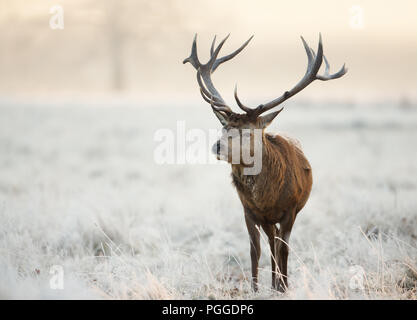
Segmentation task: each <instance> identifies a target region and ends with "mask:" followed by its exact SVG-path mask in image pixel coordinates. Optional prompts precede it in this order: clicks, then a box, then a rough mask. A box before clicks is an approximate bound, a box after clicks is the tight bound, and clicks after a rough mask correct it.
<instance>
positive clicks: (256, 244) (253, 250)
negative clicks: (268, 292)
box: [245, 209, 261, 291]
mask: <svg viewBox="0 0 417 320" xmlns="http://www.w3.org/2000/svg"><path fill="white" fill-rule="evenodd" d="M245 221H246V226H247V228H248V232H249V239H250V258H251V262H252V289H253V290H254V291H258V264H259V258H260V256H261V243H260V233H259V228H257V226H259V225H257V224H256V223H255V221H253V219H252V218H251V217H250V213H249V214H248V211H247V210H246V209H245Z"/></svg>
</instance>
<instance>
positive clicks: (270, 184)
mask: <svg viewBox="0 0 417 320" xmlns="http://www.w3.org/2000/svg"><path fill="white" fill-rule="evenodd" d="M228 37H229V36H227V37H226V38H225V39H224V40H223V41H221V42H220V44H219V45H218V46H217V48H214V47H215V41H216V37H215V38H214V40H213V43H212V45H211V49H210V59H209V61H208V62H207V63H206V64H202V63H200V61H199V59H198V56H197V43H196V38H197V35H196V36H195V37H194V41H193V44H192V49H191V55H190V57H188V58H187V59H185V60H184V62H183V63H186V62H189V63H191V64H192V66H193V67H194V68H195V69H196V70H197V81H198V84H199V86H200V93H201V95H202V96H203V98H204V100H205V101H207V102H208V103H210V105H211V107H212V109H213V111H214V114H215V115H216V116H217V118H218V119H219V120H220V122H221V124H222V125H223V127H224V130H223V131H224V134H223V136H222V138H221V139H220V140H219V141H217V143H216V144H215V145H214V146H213V152H214V153H215V154H216V156H217V158H218V159H219V160H226V161H228V162H229V163H231V166H232V179H233V183H234V185H235V187H236V189H237V192H238V194H239V198H240V200H241V202H242V205H243V208H244V213H245V221H246V226H247V229H248V232H249V237H250V256H251V261H252V288H253V289H254V290H255V291H257V289H258V284H257V283H258V263H259V258H260V254H261V247H260V227H262V229H263V230H264V231H265V233H266V235H267V236H268V240H269V245H270V249H271V264H272V287H273V288H275V289H277V290H279V291H281V292H283V291H285V290H286V289H287V287H288V280H287V279H288V277H287V260H288V249H289V248H288V242H289V238H290V234H291V229H292V227H293V224H294V221H295V218H296V216H297V213H298V212H299V211H300V210H301V209H302V208H303V207H304V205H305V204H306V202H307V199H308V197H309V195H310V191H311V186H312V181H313V180H312V172H311V171H312V170H311V167H310V164H309V162H308V161H307V159H306V157H305V156H304V154H303V152H302V151H301V149H300V147H299V146H298V145H297V144H296V143H294V142H292V141H291V140H289V139H286V138H284V137H281V136H279V135H271V134H268V133H265V131H264V130H265V128H266V127H267V126H268V125H269V124H270V123H271V121H272V120H273V119H274V118H275V117H276V116H277V115H278V114H279V113H280V112H281V111H282V109H283V108H281V109H280V110H278V111H274V112H271V113H269V114H266V115H262V116H261V114H263V113H264V112H266V111H268V110H271V109H272V108H274V107H276V106H278V105H279V104H281V103H283V102H284V101H285V100H287V99H288V98H290V97H292V96H293V95H295V94H297V93H298V92H300V91H301V90H303V89H304V88H305V87H307V86H308V85H309V84H310V83H312V82H313V81H314V80H322V81H327V80H332V79H337V78H340V77H342V76H343V75H344V74H345V73H346V72H347V69H346V68H345V65H343V67H342V68H341V69H340V70H339V71H338V72H337V73H335V74H330V73H329V69H330V67H329V63H328V61H327V59H326V57H325V56H324V55H323V45H322V40H321V35H320V39H319V44H318V49H317V54H316V53H315V52H314V50H313V49H311V48H310V47H309V46H308V45H307V43H306V42H305V40H304V39H303V38H302V37H301V40H302V42H303V45H304V48H305V51H306V53H307V58H308V64H307V71H306V73H305V75H304V76H303V78H302V79H301V80H300V81H299V82H298V83H297V84H296V85H295V86H294V87H293V88H292V89H291V90H289V91H285V92H284V94H283V95H282V96H280V97H278V98H276V99H274V100H272V101H270V102H268V103H265V104H261V105H259V106H258V107H256V108H248V107H247V106H245V105H244V104H242V102H241V101H240V100H239V98H238V96H237V91H236V88H235V94H234V96H235V100H236V103H237V105H238V106H239V108H240V109H242V110H243V111H244V113H235V112H233V111H232V109H230V107H229V106H228V105H227V104H226V102H225V101H224V100H223V98H222V97H221V95H220V94H219V92H218V91H217V89H216V88H215V87H214V85H213V82H212V80H211V74H212V73H213V72H214V71H215V70H216V69H217V67H218V66H219V65H220V64H222V63H223V62H226V61H228V60H230V59H232V58H233V57H235V56H236V55H237V54H238V53H239V52H241V51H242V50H243V49H244V48H245V47H246V46H247V44H248V43H249V41H250V40H251V39H252V37H251V38H250V39H249V40H247V41H246V42H245V43H244V44H243V45H242V46H241V47H240V48H239V49H237V50H236V51H234V52H233V53H231V54H229V55H226V56H224V57H221V58H217V56H218V54H219V51H220V49H221V48H222V46H223V44H224V43H225V41H226V39H227V38H228ZM323 59H324V62H325V67H326V68H325V71H324V74H322V75H319V74H317V73H318V71H319V69H320V67H321V64H322V62H323ZM232 129H234V131H235V133H234V134H229V132H230V131H231V130H232ZM256 132H260V133H261V134H260V135H259V136H260V139H258V140H257V139H255V136H256V134H255V133H256ZM236 135H237V136H238V138H239V140H238V141H240V138H242V142H241V143H240V142H239V143H240V144H239V148H240V150H241V151H240V153H238V156H240V158H239V159H238V160H239V161H233V160H232V156H231V155H232V153H233V152H234V150H235V147H234V145H235V144H233V143H234V142H235V141H236V140H235V137H236ZM245 135H246V143H245ZM257 141H258V142H257ZM257 143H258V145H259V146H260V148H259V149H258V150H259V152H261V158H260V159H261V161H262V162H261V170H260V172H258V173H257V174H245V168H247V167H248V166H249V165H252V164H251V163H248V161H246V160H245V159H243V157H242V155H243V151H245V149H249V152H250V153H251V154H253V153H254V152H255V151H256V150H255V149H256V145H257ZM229 150H230V152H229ZM246 151H247V150H246ZM277 223H279V228H278V227H277V226H276V224H277Z"/></svg>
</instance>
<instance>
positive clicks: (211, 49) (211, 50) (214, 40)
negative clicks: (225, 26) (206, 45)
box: [210, 35, 216, 57]
mask: <svg viewBox="0 0 417 320" xmlns="http://www.w3.org/2000/svg"><path fill="white" fill-rule="evenodd" d="M215 44H216V35H214V38H213V42H212V43H211V47H210V57H211V56H213V52H214V45H215Z"/></svg>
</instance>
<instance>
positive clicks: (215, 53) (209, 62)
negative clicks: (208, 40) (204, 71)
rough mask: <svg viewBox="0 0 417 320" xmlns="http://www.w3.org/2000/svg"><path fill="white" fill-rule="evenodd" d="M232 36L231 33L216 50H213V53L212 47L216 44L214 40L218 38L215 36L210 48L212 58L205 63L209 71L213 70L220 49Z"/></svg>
mask: <svg viewBox="0 0 417 320" xmlns="http://www.w3.org/2000/svg"><path fill="white" fill-rule="evenodd" d="M229 37H230V33H229V34H228V35H227V36H226V37H225V38H224V39H223V40H222V41H221V42H220V43H219V45H218V46H217V48H216V50H214V51H213V53H211V51H212V48H213V46H214V41H215V40H216V38H214V40H213V42H212V45H211V46H212V48H211V49H210V53H211V56H210V60H209V61H208V62H207V64H205V65H204V67H207V68H208V69H209V72H210V73H212V72H213V71H214V70H213V65H214V63H215V62H216V60H217V56H218V55H219V52H220V49H221V48H222V47H223V45H224V43H225V42H226V40H227V39H228V38H229Z"/></svg>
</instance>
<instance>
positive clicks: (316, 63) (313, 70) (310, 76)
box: [235, 34, 347, 116]
mask: <svg viewBox="0 0 417 320" xmlns="http://www.w3.org/2000/svg"><path fill="white" fill-rule="evenodd" d="M301 40H302V42H303V45H304V49H305V51H306V53H307V58H308V63H307V70H306V73H305V74H304V77H303V78H302V79H301V80H300V81H299V82H298V83H297V84H296V85H295V87H293V88H292V89H291V90H289V91H285V92H284V94H283V95H282V96H280V97H278V98H276V99H274V100H272V101H270V102H268V103H265V104H261V105H259V106H258V107H257V108H254V109H251V108H248V107H246V106H244V105H243V104H242V103H241V102H240V100H239V98H238V96H237V92H236V89H235V99H236V102H237V104H238V106H239V107H240V108H241V109H242V110H244V111H245V112H246V113H249V114H253V115H255V116H259V115H260V114H262V113H264V112H265V111H268V110H270V109H272V108H274V107H276V106H278V105H279V104H281V103H283V102H284V101H285V100H287V99H288V98H290V97H292V96H293V95H295V94H297V93H298V92H300V91H301V90H303V89H304V88H305V87H307V86H308V85H309V84H310V83H312V82H313V81H314V80H322V81H327V80H333V79H337V78H340V77H342V76H343V75H344V74H345V73H346V72H347V69H346V68H345V65H343V66H342V68H341V69H340V70H339V71H338V72H336V73H335V74H329V70H330V65H329V62H328V61H327V59H326V57H325V56H324V55H323V44H322V40H321V34H320V37H319V45H318V49H317V55H316V54H315V52H314V50H313V49H311V48H310V47H309V46H308V44H307V42H306V41H305V40H304V38H303V37H301ZM323 58H324V63H325V64H326V68H325V71H324V74H323V75H318V74H317V73H318V71H319V69H320V67H321V64H322V62H323Z"/></svg>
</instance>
